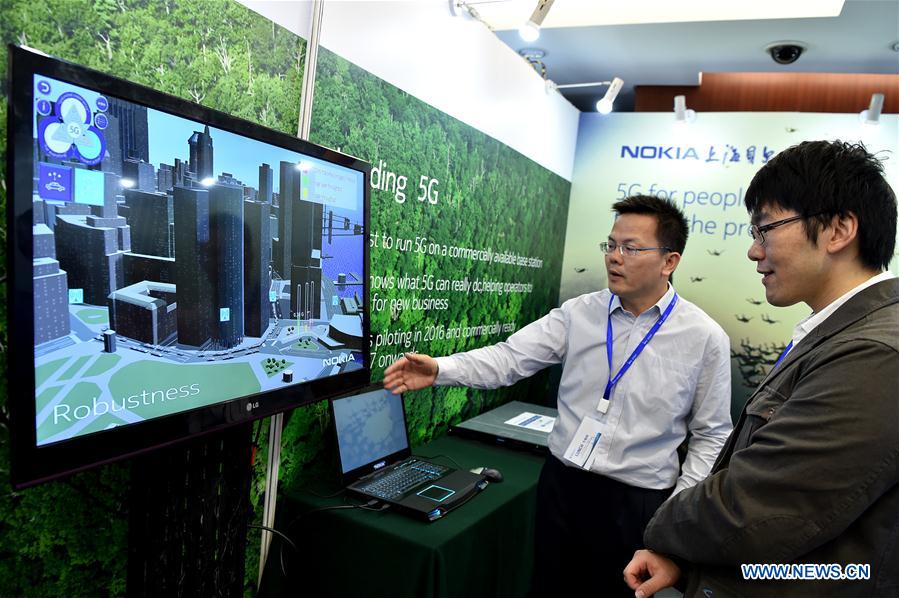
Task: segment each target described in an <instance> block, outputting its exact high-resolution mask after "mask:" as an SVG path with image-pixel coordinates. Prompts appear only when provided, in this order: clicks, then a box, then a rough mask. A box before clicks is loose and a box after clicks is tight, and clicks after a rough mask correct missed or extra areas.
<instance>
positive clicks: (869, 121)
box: [858, 93, 884, 125]
mask: <svg viewBox="0 0 899 598" xmlns="http://www.w3.org/2000/svg"><path fill="white" fill-rule="evenodd" d="M883 98H884V95H883V94H882V93H874V94H871V104H870V105H869V106H868V109H867V110H862V111H861V112H859V113H858V118H859V120H860V121H862V122H863V123H865V124H866V125H876V124H879V123H880V113H881V112H882V111H883Z"/></svg>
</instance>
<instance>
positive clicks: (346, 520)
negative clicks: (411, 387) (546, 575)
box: [262, 437, 544, 598]
mask: <svg viewBox="0 0 899 598" xmlns="http://www.w3.org/2000/svg"><path fill="white" fill-rule="evenodd" d="M413 452H414V453H415V454H416V455H419V456H424V457H430V458H433V460H434V461H437V462H439V463H445V464H447V465H452V466H455V467H461V468H464V469H470V468H472V467H479V466H488V467H493V468H495V469H498V470H500V472H502V474H503V478H504V479H503V481H502V482H501V483H498V484H490V485H489V486H488V487H487V488H485V489H484V491H483V492H481V493H479V494H478V495H476V496H474V497H473V498H472V499H471V500H470V501H468V502H467V503H465V504H463V505H462V506H460V507H459V508H457V509H456V510H454V511H452V512H450V513H449V514H448V515H446V516H445V517H444V518H442V519H439V520H437V521H434V522H432V523H425V522H421V521H417V520H415V519H412V518H410V517H406V516H404V515H401V514H399V513H393V512H390V510H387V511H383V512H372V511H365V510H362V509H344V510H332V511H321V512H315V513H308V514H307V515H303V516H302V517H301V518H300V519H299V520H297V521H296V523H294V524H293V525H290V527H289V529H287V531H286V533H287V534H288V535H289V536H290V537H291V539H292V540H293V541H294V542H295V543H296V544H297V545H298V546H300V549H301V551H303V552H304V554H303V555H302V556H301V557H300V558H299V559H297V557H296V555H290V556H291V557H292V558H291V559H290V563H289V566H288V572H289V575H290V579H289V580H284V579H283V576H282V575H281V571H280V565H279V563H278V546H276V544H277V542H274V543H273V545H272V549H273V550H272V553H271V556H270V557H269V562H268V564H267V567H266V573H265V577H266V581H265V582H264V583H263V588H262V589H263V592H262V593H263V594H265V595H269V596H277V595H287V594H288V593H289V594H290V595H296V594H297V593H301V594H303V595H310V596H391V597H400V596H415V597H444V596H464V597H465V598H475V597H476V596H491V597H494V596H510V597H512V596H523V595H524V594H525V592H526V591H527V588H528V587H529V584H530V576H531V569H532V565H533V545H534V539H533V536H534V509H535V500H536V485H537V477H538V475H539V473H540V468H541V466H542V465H543V460H544V458H543V457H541V456H538V455H534V454H531V453H526V452H517V451H512V450H508V449H504V448H500V447H495V446H491V445H488V444H484V443H480V442H476V441H471V440H466V439H462V438H456V437H443V438H439V439H437V440H434V441H432V442H430V443H428V444H425V445H422V446H420V447H418V448H417V449H415V450H414V451H413ZM438 455H445V456H447V457H451V458H452V459H453V460H455V461H456V463H453V461H450V460H448V459H445V458H441V457H438ZM353 502H357V501H354V500H353V499H347V498H345V497H343V496H341V497H336V498H331V499H326V498H320V497H317V496H313V495H311V494H309V493H306V492H303V491H302V490H301V489H300V490H299V491H293V492H291V491H289V490H288V491H286V492H285V496H284V497H283V498H282V499H281V502H280V504H279V514H278V519H279V523H278V526H277V527H278V529H280V530H282V531H284V530H285V528H287V527H288V524H289V523H290V522H291V521H293V520H294V519H295V518H296V517H297V516H298V515H301V514H303V513H307V512H309V511H311V510H312V509H321V508H324V507H331V506H340V505H345V504H352V503H353Z"/></svg>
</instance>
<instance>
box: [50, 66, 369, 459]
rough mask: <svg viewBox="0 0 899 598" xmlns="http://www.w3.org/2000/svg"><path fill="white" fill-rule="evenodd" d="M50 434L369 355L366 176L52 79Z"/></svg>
mask: <svg viewBox="0 0 899 598" xmlns="http://www.w3.org/2000/svg"><path fill="white" fill-rule="evenodd" d="M33 152H34V162H33V163H34V174H33V179H34V188H33V205H34V223H33V239H34V274H33V279H34V343H35V347H34V355H35V400H36V405H35V407H36V409H35V412H36V422H35V425H36V431H37V444H38V445H47V444H51V443H56V442H59V441H63V440H67V439H71V438H75V437H78V436H82V435H86V434H92V433H96V432H100V431H102V430H106V429H109V428H112V427H117V426H122V425H127V424H132V423H137V422H140V421H144V420H148V419H152V418H156V417H160V416H164V415H168V414H172V413H178V412H182V411H186V410H190V409H195V408H198V407H205V406H208V405H211V404H215V403H220V402H223V401H228V400H231V399H234V398H237V397H243V396H247V395H252V394H255V393H259V392H264V391H269V390H273V389H278V388H284V387H286V386H290V385H293V384H299V383H302V382H304V381H307V380H313V379H318V378H322V377H327V376H332V375H335V374H338V373H341V372H345V371H350V370H353V369H359V368H362V367H363V366H364V364H362V363H361V360H362V359H363V352H362V343H363V331H362V330H363V329H362V316H361V314H362V309H363V305H362V301H363V300H364V297H363V296H362V295H363V294H364V293H363V289H364V285H363V280H362V279H363V277H364V263H363V259H364V236H363V235H364V228H363V227H364V203H363V202H364V200H363V192H364V187H363V185H364V180H363V178H364V175H363V174H362V173H361V172H359V171H357V170H353V169H350V168H344V167H341V166H338V165H335V164H332V163H329V162H326V161H323V160H318V159H315V158H313V157H309V156H305V155H302V154H299V153H295V152H292V151H290V150H287V149H285V148H281V147H277V146H274V145H269V144H266V143H263V142H261V141H258V140H255V139H250V138H247V137H243V136H241V135H237V134H234V133H231V132H228V131H223V130H219V129H215V128H210V127H209V126H206V125H203V124H201V123H197V122H193V121H190V120H187V119H184V118H180V117H176V116H173V115H171V114H168V113H166V112H162V111H158V110H154V109H152V108H148V107H146V106H142V105H139V104H135V103H131V102H127V101H124V100H121V99H117V98H114V97H110V96H104V95H100V94H98V93H96V92H93V91H90V90H88V89H85V88H81V87H78V86H75V85H72V84H69V83H65V82H62V81H58V80H55V79H52V78H49V77H46V76H40V75H38V76H35V78H34V147H33Z"/></svg>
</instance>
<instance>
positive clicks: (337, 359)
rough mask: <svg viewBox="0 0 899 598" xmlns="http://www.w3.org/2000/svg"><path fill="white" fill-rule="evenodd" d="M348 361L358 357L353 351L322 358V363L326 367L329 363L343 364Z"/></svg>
mask: <svg viewBox="0 0 899 598" xmlns="http://www.w3.org/2000/svg"><path fill="white" fill-rule="evenodd" d="M348 361H356V358H355V357H353V354H352V353H341V354H340V355H335V356H334V357H329V358H327V359H322V365H323V366H326V367H327V366H329V365H342V364H344V363H346V362H348Z"/></svg>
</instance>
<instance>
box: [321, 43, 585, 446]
mask: <svg viewBox="0 0 899 598" xmlns="http://www.w3.org/2000/svg"><path fill="white" fill-rule="evenodd" d="M310 140H311V141H313V142H315V143H320V144H322V145H326V146H329V147H334V148H338V149H340V150H341V151H343V152H346V153H349V154H352V155H355V156H358V157H360V158H362V159H364V160H367V161H369V162H371V164H372V176H371V197H372V202H371V206H372V207H371V244H370V245H371V256H372V257H371V259H372V262H371V296H370V297H368V298H364V299H365V301H368V302H369V303H370V307H371V315H372V338H371V339H370V342H371V351H372V361H373V365H374V371H373V375H372V376H373V379H375V380H378V379H380V378H381V377H382V375H383V371H384V369H385V368H386V367H387V366H388V365H390V364H391V363H393V362H394V361H396V359H398V358H399V357H400V356H402V354H403V353H405V352H408V351H414V352H419V353H428V354H430V355H434V356H440V355H448V354H451V353H454V352H457V351H465V350H468V349H473V348H476V347H481V346H484V345H489V344H492V343H496V342H499V341H502V340H504V339H505V338H507V337H508V336H509V335H510V334H511V333H513V332H515V331H516V330H518V329H519V328H521V327H522V326H524V325H526V324H528V323H530V322H531V321H533V320H536V319H537V318H539V317H541V316H543V315H544V314H545V313H546V312H547V311H549V310H550V309H552V308H553V307H555V306H556V305H557V304H558V293H559V280H560V274H561V266H562V252H563V247H564V239H565V223H566V220H567V216H568V196H569V192H570V183H569V182H568V181H566V180H565V179H563V178H561V177H559V176H558V175H556V174H554V173H552V172H551V171H549V170H547V169H545V168H543V167H541V166H539V165H538V164H536V163H535V162H533V161H531V160H529V159H528V158H526V157H525V156H523V155H521V154H519V153H517V152H515V151H513V150H511V149H510V148H508V147H507V146H505V145H503V144H502V143H500V142H498V141H497V140H495V139H493V138H491V137H489V136H487V135H485V134H483V133H481V132H480V131H478V130H477V129H474V128H472V127H470V126H468V125H466V124H464V123H462V122H460V121H458V120H456V119H454V118H452V117H450V116H448V115H446V114H445V113H443V112H440V111H439V110H436V109H435V108H433V107H431V106H430V105H428V104H426V103H424V102H422V101H420V100H418V99H416V98H414V97H413V96H411V95H409V94H407V93H405V92H403V91H402V90H400V89H398V88H396V87H394V86H392V85H390V84H388V83H386V82H385V81H383V80H381V79H379V78H377V77H375V76H373V75H371V74H370V73H368V72H367V71H365V70H363V69H361V68H359V67H357V66H355V65H353V64H351V63H349V62H348V61H346V60H344V59H343V58H341V57H339V56H337V55H336V54H334V53H332V52H329V51H326V50H322V51H321V53H320V54H319V61H318V67H317V73H316V82H315V102H314V105H313V110H312V129H311V133H310ZM348 276H349V274H348ZM544 393H545V384H543V385H541V384H539V383H537V384H536V386H535V385H530V386H528V385H527V384H524V385H522V386H518V387H516V389H515V391H514V393H512V392H510V391H509V390H508V389H507V390H504V391H500V392H490V393H486V392H482V391H472V390H469V389H465V388H452V389H429V390H425V391H421V392H416V393H412V394H410V395H409V397H408V399H409V400H408V401H407V405H406V410H407V418H408V422H409V432H410V436H411V438H412V441H413V443H416V442H420V441H421V440H423V439H427V438H429V437H430V436H431V435H433V434H434V433H435V432H437V431H439V430H445V429H446V427H447V426H448V425H449V424H450V423H452V422H457V421H459V420H460V419H462V418H465V417H470V416H473V415H475V414H477V413H479V412H480V411H481V410H483V409H484V408H485V407H487V406H491V405H494V404H498V403H500V402H504V401H505V400H508V399H510V398H511V397H512V396H513V394H514V396H515V397H516V398H518V399H528V398H534V399H537V400H542V399H543V398H544Z"/></svg>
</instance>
